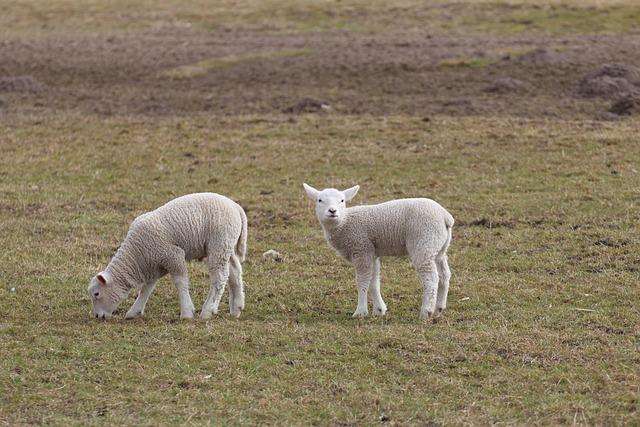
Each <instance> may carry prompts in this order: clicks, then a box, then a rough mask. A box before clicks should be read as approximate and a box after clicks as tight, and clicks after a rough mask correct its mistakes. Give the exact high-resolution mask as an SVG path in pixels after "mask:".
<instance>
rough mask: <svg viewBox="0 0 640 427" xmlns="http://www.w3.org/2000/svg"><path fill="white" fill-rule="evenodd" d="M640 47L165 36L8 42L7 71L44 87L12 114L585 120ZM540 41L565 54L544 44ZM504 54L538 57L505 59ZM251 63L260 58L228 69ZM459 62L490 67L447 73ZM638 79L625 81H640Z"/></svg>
mask: <svg viewBox="0 0 640 427" xmlns="http://www.w3.org/2000/svg"><path fill="white" fill-rule="evenodd" d="M638 42H640V35H624V36H607V35H594V36H589V37H584V36H563V37H560V36H542V35H518V36H507V37H505V36H501V37H498V36H492V35H483V36H477V35H476V36H460V35H446V34H445V35H442V34H441V35H432V34H429V33H426V32H424V33H421V32H410V33H409V32H407V33H403V32H393V33H379V34H366V33H352V32H339V31H336V32H324V33H304V34H302V33H300V34H298V33H293V34H281V33H279V34H273V33H264V32H259V31H248V30H234V31H211V32H205V31H195V30H188V29H187V30H185V29H170V30H167V29H165V30H163V31H162V32H159V31H155V32H142V33H119V34H115V35H85V36H75V37H71V36H68V37H50V38H46V39H37V40H8V41H4V42H2V43H0V57H2V58H4V60H3V61H2V62H1V63H0V75H2V76H31V77H30V78H32V79H33V80H23V81H22V83H20V84H22V85H23V89H20V90H21V91H22V92H18V91H15V90H14V91H7V92H6V93H7V97H9V98H8V99H7V104H8V105H9V106H10V107H7V108H8V109H11V110H14V111H27V112H31V111H33V110H36V111H60V110H73V111H79V112H83V113H88V114H99V115H132V114H133V115H152V116H157V115H188V114H195V113H204V114H216V115H235V114H251V113H274V112H283V111H287V112H290V113H292V114H297V113H299V112H307V111H316V110H318V108H317V107H313V106H311V107H309V105H310V104H309V105H307V106H306V107H304V108H299V107H297V105H298V103H299V102H300V101H301V100H303V99H304V98H307V97H312V98H315V99H318V100H322V101H323V102H326V103H328V104H330V105H331V107H332V111H333V112H334V113H336V114H373V115H388V114H409V115H421V116H428V115H430V114H440V113H445V114H449V115H454V116H456V115H458V116H460V115H491V116H495V115H516V116H523V117H540V116H543V117H544V116H556V117H559V116H566V117H572V118H573V117H585V116H586V117H592V116H593V115H594V114H595V113H597V112H601V111H606V109H607V108H608V105H606V104H605V103H604V102H605V101H606V100H599V99H597V98H589V97H583V96H582V95H580V96H577V97H576V92H578V94H581V93H583V92H585V91H586V92H589V90H591V91H592V92H594V91H595V92H594V93H600V92H598V90H599V89H589V90H587V89H578V90H577V87H580V88H582V87H583V86H584V85H585V84H586V85H589V84H588V83H580V84H579V82H580V81H581V80H582V79H583V77H584V76H585V75H586V74H587V73H588V72H589V71H590V70H594V68H596V67H598V66H600V65H601V64H607V63H617V62H622V61H623V60H624V61H627V62H628V58H629V52H631V51H633V49H634V48H635V46H637V43H638ZM540 45H545V46H560V47H559V48H538V49H536V48H532V47H535V46H540ZM503 51H526V53H524V54H520V55H510V54H509V55H499V54H497V53H496V52H503ZM270 52H301V53H300V54H296V55H271V54H270ZM247 55H251V60H237V61H229V60H227V61H225V58H245V57H247ZM450 58H481V59H482V58H485V59H486V58H489V59H490V60H488V59H487V60H482V61H467V62H465V61H461V62H460V65H459V66H456V67H441V66H439V65H438V64H441V63H442V61H446V60H447V59H450ZM218 59H219V60H220V61H223V62H224V63H225V66H223V67H222V66H221V67H219V66H203V65H202V64H205V65H207V64H210V63H211V64H213V63H215V64H217V63H218V62H219V61H218ZM216 61H218V62H216ZM638 65H640V64H638ZM194 66H198V72H197V73H191V74H188V75H186V76H182V75H181V77H182V78H172V77H171V72H172V71H171V70H180V69H183V68H180V67H194ZM629 66H630V67H635V66H636V65H634V64H629ZM631 75H634V74H633V73H632V72H630V74H628V75H627V77H625V78H626V80H625V81H628V82H629V84H635V83H633V82H635V80H630V77H629V76H631ZM603 76H604V77H603V78H606V79H615V78H622V77H611V76H609V75H606V74H603ZM593 78H595V79H599V78H600V77H598V76H596V75H594V77H593ZM590 81H591V80H590ZM29 82H31V83H29ZM37 82H42V83H41V84H42V85H46V87H47V90H46V91H42V92H40V94H39V96H38V99H34V98H29V97H24V96H22V97H19V99H14V98H15V97H16V96H17V94H19V93H31V92H33V91H35V90H37V88H38V87H39V85H38V84H37ZM6 84H7V83H5V85H6ZM11 84H13V85H14V86H15V87H17V83H11ZM5 91H6V89H5ZM496 93H498V94H500V95H501V96H499V97H497V96H495V94H496Z"/></svg>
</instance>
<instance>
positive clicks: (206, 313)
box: [200, 257, 229, 319]
mask: <svg viewBox="0 0 640 427" xmlns="http://www.w3.org/2000/svg"><path fill="white" fill-rule="evenodd" d="M208 260H209V275H210V276H211V287H210V288H209V295H208V296H207V300H206V301H205V302H204V305H203V306H202V312H201V313H200V317H201V318H203V319H209V318H211V315H212V314H218V306H219V305H220V300H221V299H222V294H223V293H224V288H225V286H226V285H227V280H228V279H229V258H227V259H224V260H221V259H215V258H212V257H209V258H208Z"/></svg>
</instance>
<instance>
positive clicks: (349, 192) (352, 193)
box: [342, 185, 360, 202]
mask: <svg viewBox="0 0 640 427" xmlns="http://www.w3.org/2000/svg"><path fill="white" fill-rule="evenodd" d="M359 189H360V186H359V185H356V186H353V187H351V188H348V189H346V190H344V191H343V192H342V194H344V201H345V202H349V201H351V199H353V198H354V197H356V194H357V193H358V190H359Z"/></svg>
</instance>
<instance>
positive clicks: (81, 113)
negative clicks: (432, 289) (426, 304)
mask: <svg viewBox="0 0 640 427" xmlns="http://www.w3.org/2000/svg"><path fill="white" fill-rule="evenodd" d="M0 9H2V10H3V13H2V15H1V16H0V147H1V150H2V155H1V156H0V247H2V248H3V250H2V251H1V252H0V265H1V266H2V267H1V268H0V343H1V345H0V424H1V425H26V424H52V425H67V424H78V425H80V424H82V425H98V424H99V425H105V424H106V425H116V424H117V425H123V424H124V425H131V424H135V425H167V424H193V425H228V424H252V425H253V424H276V425H307V424H316V425H378V424H381V425H425V426H439V425H461V424H468V425H486V424H516V425H530V424H538V425H556V424H586V425H622V424H629V425H634V424H637V423H638V420H639V419H640V388H639V385H638V384H640V309H639V304H638V301H640V289H639V287H638V282H639V280H638V279H639V275H640V238H639V237H638V236H639V235H640V234H639V232H640V226H639V224H640V210H639V209H638V202H639V199H640V195H639V191H638V189H639V188H640V175H639V172H638V171H639V170H640V145H639V141H638V135H640V122H639V121H638V116H637V114H638V110H637V109H638V105H640V104H639V103H638V102H637V101H638V94H639V93H640V71H638V67H640V57H638V55H637V52H638V49H639V48H640V33H639V32H638V30H639V27H638V22H639V21H640V6H638V5H637V4H636V3H635V2H634V1H632V0H628V1H625V0H619V1H610V2H607V1H596V0H587V1H580V2H579V1H577V0H576V1H552V0H546V1H543V2H532V1H524V0H497V1H492V2H488V1H470V0H458V1H427V2H424V1H412V0H406V1H397V2H383V1H371V2H365V1H361V0H352V1H347V0H339V1H307V0H302V1H298V2H293V1H284V0H268V1H265V2H257V1H251V0H247V1H243V2H235V1H233V2H232V1H228V0H227V1H221V2H216V4H215V5H209V4H206V3H205V2H200V1H197V0H188V1H183V2H180V3H178V2H169V1H166V0H165V1H160V2H155V1H154V2H150V1H145V0H138V1H135V2H128V1H127V2H125V1H115V2H98V1H95V2H93V1H92V2H76V1H66V0H54V1H51V2H47V3H46V4H40V3H35V2H28V1H12V2H7V1H0ZM302 182H308V183H310V184H311V185H313V186H315V187H318V188H320V187H324V186H335V187H338V188H346V187H350V186H352V185H355V184H360V186H361V190H360V192H359V194H358V195H357V197H356V199H355V200H354V203H357V204H363V203H376V202H381V201H385V200H389V199H392V198H399V197H413V196H426V197H431V198H433V199H436V200H437V201H439V202H440V203H441V204H443V205H444V206H445V207H447V208H448V209H449V211H450V212H451V213H452V214H453V215H454V217H455V218H456V225H455V226H454V230H453V235H454V240H453V243H452V245H451V249H450V252H449V253H450V265H451V268H452V272H453V277H452V283H451V291H450V300H449V301H450V303H449V308H448V310H447V311H446V312H445V315H444V316H443V318H442V319H441V320H440V321H438V322H437V323H424V322H420V321H418V313H419V308H420V298H421V289H420V286H419V284H418V279H417V277H416V275H415V273H414V271H413V270H412V268H411V266H410V265H409V263H408V262H407V261H406V260H402V259H384V260H383V263H382V293H383V296H384V298H385V301H386V303H387V305H388V307H389V312H388V314H387V316H386V317H385V318H384V319H380V318H367V319H362V320H358V319H352V318H351V313H352V312H353V310H354V309H355V306H356V291H355V285H354V277H353V270H352V268H351V267H350V266H349V265H348V264H347V263H346V262H345V261H343V260H341V259H340V258H339V257H338V256H337V255H336V254H335V253H334V252H333V251H332V250H330V249H329V248H328V247H327V245H326V244H325V242H324V240H323V236H322V232H321V229H320V226H319V225H318V224H317V221H316V219H315V217H314V209H313V206H312V205H311V203H310V202H309V201H308V200H307V199H306V197H305V195H304V191H303V189H302V185H301V184H302ZM197 191H215V192H219V193H222V194H226V195H228V196H230V197H231V198H233V199H234V200H236V201H238V202H239V203H240V204H241V205H242V206H243V207H244V208H245V210H246V211H247V215H248V218H249V227H250V238H249V251H250V252H249V257H248V259H247V262H246V263H245V273H246V274H245V283H246V292H247V302H246V304H247V305H246V311H245V312H244V313H243V314H242V317H241V318H240V319H239V320H235V319H232V318H231V317H230V315H229V314H228V313H227V311H228V310H227V305H226V302H225V303H224V307H223V309H222V312H221V313H220V314H219V315H218V316H217V317H215V318H214V319H212V320H210V321H200V320H195V321H180V320H179V319H178V317H179V306H178V302H177V295H176V292H175V289H174V288H173V286H172V285H171V283H170V282H169V281H168V280H166V279H164V280H163V281H162V282H161V283H160V284H159V286H158V288H157V291H156V293H155V294H154V295H153V296H152V297H151V300H150V302H149V305H148V308H147V311H146V313H145V316H144V318H142V319H137V320H134V321H125V320H124V319H123V316H124V312H125V311H126V309H127V308H128V306H129V305H130V304H131V303H132V302H133V298H134V297H135V293H133V294H132V295H131V297H130V298H129V299H128V300H127V301H126V302H125V303H124V304H123V305H122V306H121V308H120V309H119V311H118V313H117V314H116V316H115V318H114V319H113V320H112V321H109V322H98V321H95V319H92V318H91V314H90V301H89V299H88V297H87V295H86V287H87V285H88V282H89V280H90V278H91V277H92V276H93V275H94V274H96V273H97V272H99V271H100V269H101V268H104V266H105V265H106V263H107V262H108V261H109V259H110V257H111V255H112V254H113V253H114V251H115V250H116V248H117V247H118V245H119V244H120V242H121V241H122V239H123V237H124V235H125V233H126V230H127V227H128V225H129V223H130V222H131V221H132V219H133V218H135V216H136V215H138V214H140V213H142V212H144V211H147V210H150V209H153V208H154V207H157V206H158V205H160V204H162V203H164V202H166V201H167V200H170V199H171V198H173V197H175V196H178V195H182V194H186V193H190V192H197ZM269 249H275V250H277V251H279V252H280V253H282V254H283V260H282V262H275V261H273V260H271V259H265V258H263V257H262V256H261V254H262V253H263V252H265V251H267V250H269ZM190 273H191V280H192V295H193V299H194V302H195V304H196V305H198V304H202V302H203V301H204V297H205V295H206V292H207V288H208V285H207V280H208V276H207V274H206V269H205V268H204V266H203V265H202V264H199V263H192V264H191V265H190ZM225 301H226V298H225Z"/></svg>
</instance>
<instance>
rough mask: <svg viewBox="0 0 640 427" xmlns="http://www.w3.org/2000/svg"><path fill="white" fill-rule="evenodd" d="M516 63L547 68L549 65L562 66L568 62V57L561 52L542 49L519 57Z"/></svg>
mask: <svg viewBox="0 0 640 427" xmlns="http://www.w3.org/2000/svg"><path fill="white" fill-rule="evenodd" d="M515 62H516V63H518V64H521V65H524V66H533V67H546V66H549V65H560V64H565V63H567V62H568V60H567V57H566V56H565V55H563V54H561V53H560V52H556V51H554V50H550V49H547V48H544V47H540V48H537V49H534V50H532V51H531V52H527V53H525V54H522V55H520V56H518V57H517V58H516V60H515Z"/></svg>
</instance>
